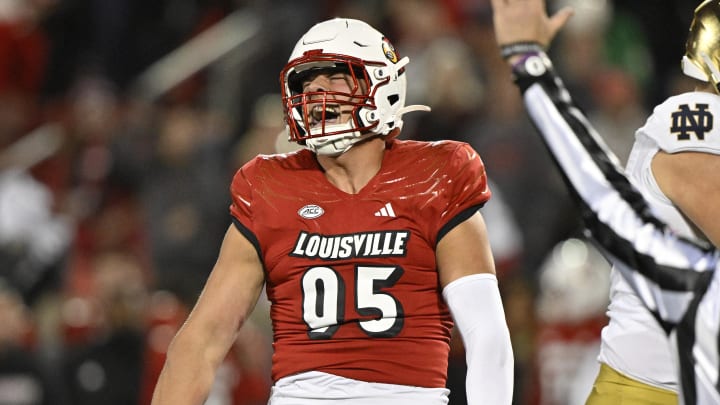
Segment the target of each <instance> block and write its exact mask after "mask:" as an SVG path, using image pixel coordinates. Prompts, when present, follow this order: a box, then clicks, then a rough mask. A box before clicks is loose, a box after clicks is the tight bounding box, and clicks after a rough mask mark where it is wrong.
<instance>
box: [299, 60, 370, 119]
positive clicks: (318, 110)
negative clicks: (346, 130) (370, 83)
mask: <svg viewBox="0 0 720 405" xmlns="http://www.w3.org/2000/svg"><path fill="white" fill-rule="evenodd" d="M366 89H367V86H366V85H365V82H364V80H355V78H354V77H353V76H352V75H351V74H349V73H346V72H343V71H337V70H332V69H327V70H320V71H318V72H317V73H315V74H313V75H311V76H309V77H308V78H307V79H306V80H304V81H303V82H302V92H303V93H306V94H308V97H309V98H310V100H312V101H314V103H312V108H310V109H309V110H308V117H307V118H308V122H309V123H310V126H311V127H316V126H319V125H322V123H323V120H324V122H325V125H333V124H342V123H345V122H347V121H349V120H350V119H351V117H352V114H351V113H352V106H350V105H349V104H347V102H348V101H357V100H358V99H356V98H354V97H352V96H353V95H356V94H357V95H360V94H364V92H365V91H366ZM348 95H350V96H348ZM323 100H324V101H323ZM335 101H337V102H335Z"/></svg>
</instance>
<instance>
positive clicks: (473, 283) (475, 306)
mask: <svg viewBox="0 0 720 405" xmlns="http://www.w3.org/2000/svg"><path fill="white" fill-rule="evenodd" d="M443 297H444V298H445V302H447V304H448V306H449V307H450V312H451V313H452V316H453V319H454V320H455V325H456V326H457V328H458V330H459V331H460V335H461V336H462V340H463V344H464V345H465V359H466V361H467V369H468V371H467V376H466V381H465V383H466V388H465V390H466V393H467V399H468V404H469V405H476V404H497V405H502V404H510V403H512V392H513V368H514V360H513V351H512V346H511V344H510V332H509V330H508V327H507V322H506V320H505V311H504V310H503V304H502V300H501V298H500V290H499V289H498V283H497V278H496V277H495V275H494V274H489V273H482V274H472V275H469V276H465V277H461V278H459V279H457V280H455V281H453V282H451V283H450V284H448V285H447V286H445V288H444V289H443Z"/></svg>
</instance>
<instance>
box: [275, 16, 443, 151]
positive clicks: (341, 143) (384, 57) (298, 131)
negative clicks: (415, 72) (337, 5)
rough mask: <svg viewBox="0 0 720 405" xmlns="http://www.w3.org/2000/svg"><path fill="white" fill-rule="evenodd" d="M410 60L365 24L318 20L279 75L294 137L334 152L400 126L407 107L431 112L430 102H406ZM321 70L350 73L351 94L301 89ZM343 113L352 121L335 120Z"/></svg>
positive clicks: (312, 145)
mask: <svg viewBox="0 0 720 405" xmlns="http://www.w3.org/2000/svg"><path fill="white" fill-rule="evenodd" d="M408 62H409V59H408V58H407V57H405V58H402V59H399V57H398V54H397V52H396V51H395V49H394V48H393V46H392V44H391V43H390V41H388V39H387V38H385V37H384V36H383V34H381V33H380V32H378V31H377V30H375V29H374V28H373V27H371V26H370V25H368V24H367V23H365V22H362V21H359V20H353V19H345V18H335V19H331V20H327V21H324V22H321V23H319V24H316V25H315V26H313V27H312V28H311V29H310V30H309V31H308V32H307V33H305V35H303V36H302V38H300V40H299V41H298V42H297V44H296V45H295V49H294V50H293V52H292V54H291V55H290V59H289V62H288V63H287V65H286V66H285V68H284V69H283V70H282V72H281V73H280V83H281V89H282V99H283V103H284V106H285V120H286V123H287V129H288V133H289V136H290V140H292V141H295V142H297V143H299V144H301V145H304V146H305V147H307V148H308V149H311V150H312V151H314V152H315V153H318V154H321V155H329V156H336V155H339V154H341V153H344V152H345V151H347V150H348V149H350V148H351V147H352V146H353V145H354V144H355V143H357V142H359V141H360V140H363V139H366V138H368V137H371V136H376V135H381V136H386V135H388V134H390V133H391V132H392V131H393V130H395V129H399V128H401V127H402V123H403V122H402V115H403V114H404V113H406V112H408V111H413V110H425V111H429V110H430V108H429V107H426V106H408V107H406V106H405V90H406V78H405V76H406V75H405V74H404V73H405V65H407V63H408ZM318 70H329V71H340V72H344V73H348V74H349V75H350V77H351V83H349V85H350V88H351V92H350V93H341V92H336V91H309V92H307V93H303V89H302V84H303V81H304V80H306V78H308V77H311V76H312V75H313V73H314V72H317V71H318ZM311 90H312V89H311ZM342 113H350V114H351V119H350V120H349V121H348V122H334V121H335V120H336V119H337V118H339V116H340V115H341V114H342Z"/></svg>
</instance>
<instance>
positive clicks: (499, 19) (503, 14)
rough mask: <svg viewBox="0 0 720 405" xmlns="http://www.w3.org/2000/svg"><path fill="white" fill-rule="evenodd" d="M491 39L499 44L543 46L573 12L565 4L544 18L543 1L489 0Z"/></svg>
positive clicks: (548, 42)
mask: <svg viewBox="0 0 720 405" xmlns="http://www.w3.org/2000/svg"><path fill="white" fill-rule="evenodd" d="M491 3H492V8H493V24H494V27H495V40H496V41H497V43H498V45H499V46H502V45H507V44H512V43H516V42H537V43H539V44H541V45H543V46H544V47H545V48H547V47H548V46H549V45H550V42H551V41H552V40H553V38H554V37H555V34H557V33H558V31H560V29H561V28H562V27H563V26H564V25H565V23H566V22H567V21H568V19H570V17H571V16H572V14H573V10H572V8H570V7H565V8H563V9H561V10H560V11H558V12H557V13H555V14H554V15H553V16H552V17H548V15H547V12H546V11H545V0H491Z"/></svg>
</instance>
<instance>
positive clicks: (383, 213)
mask: <svg viewBox="0 0 720 405" xmlns="http://www.w3.org/2000/svg"><path fill="white" fill-rule="evenodd" d="M375 216H376V217H393V218H395V211H394V210H393V207H392V205H390V203H387V204H385V206H384V207H382V208H380V211H378V212H376V213H375Z"/></svg>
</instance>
